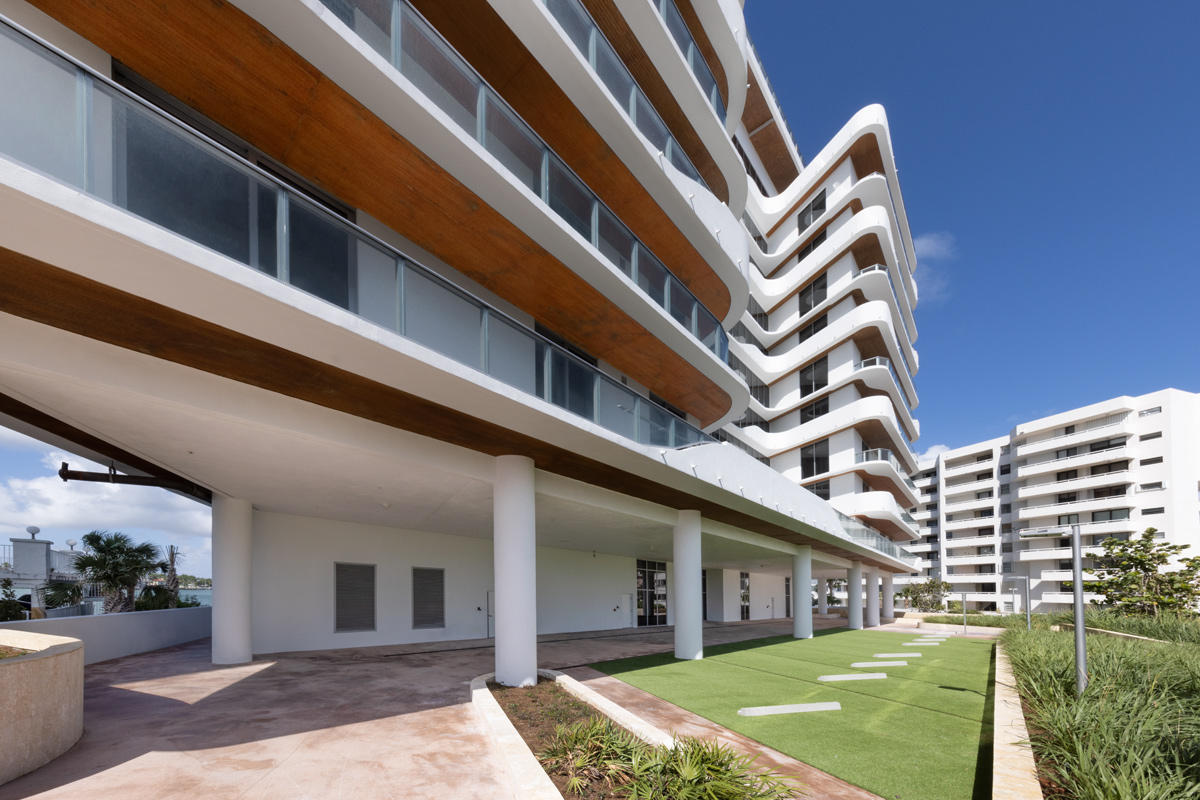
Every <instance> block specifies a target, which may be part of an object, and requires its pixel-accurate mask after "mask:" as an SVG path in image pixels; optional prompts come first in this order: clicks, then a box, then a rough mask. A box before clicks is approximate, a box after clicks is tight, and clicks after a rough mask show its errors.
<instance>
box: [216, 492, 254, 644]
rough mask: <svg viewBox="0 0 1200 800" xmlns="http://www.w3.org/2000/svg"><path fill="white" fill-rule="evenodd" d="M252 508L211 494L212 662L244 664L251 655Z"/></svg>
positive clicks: (243, 503) (240, 501)
mask: <svg viewBox="0 0 1200 800" xmlns="http://www.w3.org/2000/svg"><path fill="white" fill-rule="evenodd" d="M253 516H254V509H253V506H251V505H250V502H249V501H248V500H239V499H237V498H235V497H226V496H225V495H221V494H216V493H215V492H214V493H213V502H212V573H213V594H212V662H213V663H214V664H245V663H246V662H247V661H250V659H251V657H252V655H253V652H252V647H253V639H252V636H251V625H250V580H251V578H250V563H251V552H250V544H251V539H252V528H253Z"/></svg>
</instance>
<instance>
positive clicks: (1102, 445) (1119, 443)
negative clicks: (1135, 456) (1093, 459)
mask: <svg viewBox="0 0 1200 800" xmlns="http://www.w3.org/2000/svg"><path fill="white" fill-rule="evenodd" d="M1124 446H1125V440H1124V439H1123V438H1121V437H1117V438H1116V439H1105V440H1104V441H1103V442H1092V443H1091V444H1089V445H1088V452H1089V453H1099V452H1100V451H1101V450H1112V449H1113V448H1116V447H1124Z"/></svg>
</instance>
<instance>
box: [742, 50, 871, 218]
mask: <svg viewBox="0 0 1200 800" xmlns="http://www.w3.org/2000/svg"><path fill="white" fill-rule="evenodd" d="M746 80H747V83H749V84H750V85H749V86H748V87H747V88H746V108H745V110H744V111H742V124H743V125H745V126H746V130H747V131H749V132H750V143H751V144H752V145H754V149H755V151H756V152H757V153H758V156H759V158H760V159H761V160H762V163H763V166H764V167H766V168H767V175H769V176H770V177H771V183H773V184H775V188H776V189H777V190H779V191H783V190H784V189H785V188H786V187H787V186H788V184H790V183H791V182H792V181H794V180H796V178H797V177H799V175H800V173H799V172H798V171H797V170H796V162H794V161H793V160H792V153H791V150H790V148H789V147H788V139H787V137H788V134H787V132H786V131H784V130H783V129H782V128H781V127H780V126H779V123H778V121H776V120H775V117H774V115H773V114H772V113H771V105H770V103H768V102H767V97H766V95H765V94H764V93H763V90H762V87H761V86H759V84H758V78H757V77H755V75H754V71H753V70H749V71H747V73H746ZM860 174H865V173H860ZM771 232H773V231H771ZM771 232H769V233H771Z"/></svg>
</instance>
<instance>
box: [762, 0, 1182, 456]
mask: <svg viewBox="0 0 1200 800" xmlns="http://www.w3.org/2000/svg"><path fill="white" fill-rule="evenodd" d="M745 8H746V18H747V27H748V29H749V31H750V36H751V38H753V39H754V42H755V45H756V46H757V48H758V51H759V53H760V55H761V56H762V58H763V60H764V61H765V62H766V68H767V73H768V75H769V76H770V77H771V81H772V84H773V85H774V87H775V90H776V92H777V93H778V95H779V98H780V102H781V103H782V105H783V108H784V113H785V114H786V116H787V117H788V121H789V123H790V124H791V127H792V130H793V131H794V133H795V135H796V138H797V140H798V143H799V145H800V149H801V151H802V152H803V153H805V154H807V155H815V154H816V153H817V152H818V151H820V149H821V148H822V147H823V146H824V145H825V143H826V142H828V141H829V140H830V139H831V138H832V137H833V135H834V134H835V133H837V131H838V130H839V129H840V128H841V126H842V125H843V124H845V122H846V121H847V120H848V119H849V118H850V117H851V116H852V115H853V114H854V113H855V112H856V111H858V110H859V109H860V108H862V107H863V106H866V105H868V104H870V103H881V104H883V106H884V107H885V108H886V109H887V112H888V119H889V122H890V124H891V131H892V143H893V146H894V148H895V152H896V161H897V168H898V170H899V176H900V184H901V187H902V189H903V193H904V202H905V206H906V209H907V212H908V218H909V222H910V225H911V227H912V232H913V235H914V237H915V238H916V239H917V240H918V244H919V245H922V247H920V248H919V250H924V254H923V255H924V257H923V258H920V259H919V261H920V266H919V267H918V270H917V282H918V287H919V291H920V295H921V301H920V305H919V306H918V308H917V326H918V333H919V339H918V341H917V349H918V351H919V353H920V357H921V369H920V374H919V376H918V377H917V391H918V393H919V395H920V400H921V403H920V407H919V408H918V410H917V417H918V418H919V419H920V421H921V430H922V435H921V439H920V441H919V442H918V443H917V445H916V447H917V450H918V451H924V450H927V449H928V448H929V447H931V446H933V445H937V444H942V445H948V446H950V447H957V446H962V445H967V444H970V443H972V442H976V441H980V440H983V439H989V438H992V437H995V436H1000V435H1003V434H1005V433H1007V432H1008V431H1009V430H1010V429H1011V428H1012V426H1013V425H1014V424H1016V423H1017V422H1022V421H1025V420H1029V419H1036V418H1038V417H1041V416H1045V415H1047V414H1051V413H1055V412H1059V411H1066V410H1069V409H1072V408H1076V407H1078V406H1083V405H1088V404H1090V403H1095V402H1099V401H1101V400H1105V399H1108V398H1110V397H1117V396H1120V395H1124V394H1129V395H1137V394H1144V393H1146V392H1150V391H1155V390H1157V389H1163V388H1166V387H1168V386H1170V387H1175V388H1179V389H1185V390H1188V391H1193V392H1194V391H1200V356H1198V355H1197V343H1198V341H1200V322H1198V320H1200V308H1198V303H1200V277H1198V275H1197V272H1198V267H1200V265H1198V264H1197V262H1198V261H1200V259H1197V256H1196V254H1195V251H1194V249H1193V246H1194V239H1195V236H1196V234H1197V233H1200V146H1197V139H1198V138H1200V47H1197V44H1196V36H1197V34H1200V3H1196V2H1187V3H1184V2H1166V3H1139V4H1133V3H1114V2H1107V0H1089V1H1088V2H1080V1H1079V0H1072V1H1071V2H1052V3H1047V2H1037V3H1034V2H1009V3H997V2H993V3H985V2H949V1H947V2H939V3H931V2H903V3H898V2H887V3H885V2H858V3H852V4H851V3H837V2H801V0H747V2H746V7H745Z"/></svg>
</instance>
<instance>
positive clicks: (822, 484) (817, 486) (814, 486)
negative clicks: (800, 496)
mask: <svg viewBox="0 0 1200 800" xmlns="http://www.w3.org/2000/svg"><path fill="white" fill-rule="evenodd" d="M805 488H807V489H808V490H809V491H810V492H812V493H813V494H815V495H816V496H817V497H819V498H821V499H822V500H828V499H829V481H818V482H817V483H810V484H809V485H808V486H807V487H805Z"/></svg>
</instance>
